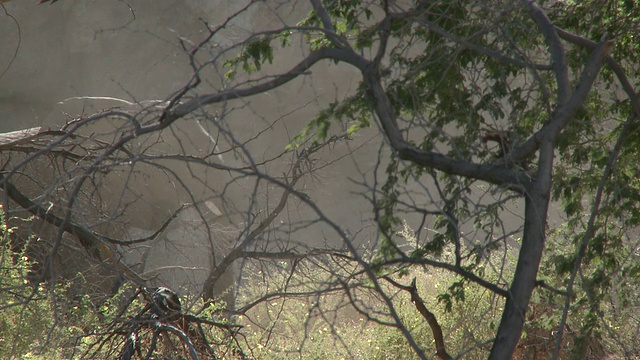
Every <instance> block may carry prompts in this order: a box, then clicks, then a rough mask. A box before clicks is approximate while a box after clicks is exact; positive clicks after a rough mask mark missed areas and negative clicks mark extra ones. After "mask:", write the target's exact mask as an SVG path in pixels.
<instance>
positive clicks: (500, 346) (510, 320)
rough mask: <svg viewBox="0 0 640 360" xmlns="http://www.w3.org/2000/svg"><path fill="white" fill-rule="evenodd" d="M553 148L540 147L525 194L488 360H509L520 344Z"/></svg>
mask: <svg viewBox="0 0 640 360" xmlns="http://www.w3.org/2000/svg"><path fill="white" fill-rule="evenodd" d="M553 147H554V146H553V141H550V140H547V141H544V144H543V145H542V146H541V148H540V160H539V162H538V165H539V166H538V172H537V178H536V180H535V181H534V182H533V183H532V185H531V186H530V187H528V189H527V192H526V194H525V210H524V216H525V220H524V232H523V235H522V246H521V247H520V254H519V256H518V265H517V266H516V272H515V274H514V276H513V281H512V283H511V288H510V289H509V294H508V296H507V301H506V303H505V307H504V311H503V312H502V320H501V321H500V326H499V327H498V332H497V333H496V339H495V341H494V343H493V347H492V349H491V354H490V355H489V359H490V360H505V359H510V358H511V356H512V355H513V352H514V351H515V349H516V346H517V345H518V342H519V341H520V336H521V334H522V328H523V326H524V321H525V315H526V312H527V307H528V306H529V300H530V299H531V294H532V293H533V289H534V287H535V284H536V278H537V274H538V267H539V265H540V260H541V258H542V251H543V249H544V243H545V229H546V223H547V211H548V207H549V197H550V192H551V174H552V166H553Z"/></svg>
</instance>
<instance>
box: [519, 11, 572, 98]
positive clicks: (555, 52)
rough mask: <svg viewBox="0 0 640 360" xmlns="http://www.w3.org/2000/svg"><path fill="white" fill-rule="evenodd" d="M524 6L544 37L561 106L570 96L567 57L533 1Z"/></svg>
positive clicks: (546, 20)
mask: <svg viewBox="0 0 640 360" xmlns="http://www.w3.org/2000/svg"><path fill="white" fill-rule="evenodd" d="M524 3H525V5H526V6H527V8H528V9H529V13H530V15H531V18H532V19H533V20H534V21H535V22H536V23H537V24H538V27H539V28H540V32H541V33H542V34H543V35H544V37H545V40H546V41H547V45H549V50H550V52H551V66H552V67H553V71H554V72H555V74H556V81H557V82H558V104H559V105H560V106H563V105H564V104H565V103H566V102H567V101H569V95H570V94H571V82H570V81H569V67H568V65H567V57H566V55H565V53H564V47H563V46H562V42H560V37H559V36H558V33H557V32H556V30H555V27H554V26H553V23H552V22H551V20H549V18H548V17H547V15H546V14H545V13H544V11H542V9H541V8H540V7H539V6H538V4H536V3H535V2H534V1H533V0H524Z"/></svg>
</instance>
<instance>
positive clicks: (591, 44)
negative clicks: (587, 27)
mask: <svg viewBox="0 0 640 360" xmlns="http://www.w3.org/2000/svg"><path fill="white" fill-rule="evenodd" d="M556 31H557V32H558V35H559V36H560V37H561V38H563V39H565V40H567V41H569V42H571V43H574V44H576V45H580V46H584V47H586V48H589V49H592V50H595V49H597V48H598V46H599V44H598V43H597V42H595V41H591V40H589V39H587V38H584V37H582V36H579V35H576V34H572V33H570V32H569V31H567V30H564V29H561V28H559V27H556ZM604 61H605V62H606V63H607V65H608V66H609V67H610V68H611V70H612V71H613V73H614V74H616V76H617V77H618V80H619V81H620V85H622V89H624V91H625V92H626V93H627V96H629V99H630V100H631V106H632V107H633V111H635V113H636V114H637V115H638V116H640V98H639V97H638V93H636V91H635V89H634V88H633V85H632V84H631V81H629V78H628V77H627V75H626V74H625V71H624V69H623V68H622V66H621V65H620V64H619V63H618V62H617V61H616V60H615V59H614V58H613V57H611V55H609V54H606V55H605V57H604Z"/></svg>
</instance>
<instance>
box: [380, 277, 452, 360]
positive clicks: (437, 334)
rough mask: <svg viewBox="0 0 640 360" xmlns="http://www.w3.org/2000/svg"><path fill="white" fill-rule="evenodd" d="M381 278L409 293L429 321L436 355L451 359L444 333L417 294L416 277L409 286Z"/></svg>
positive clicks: (447, 359)
mask: <svg viewBox="0 0 640 360" xmlns="http://www.w3.org/2000/svg"><path fill="white" fill-rule="evenodd" d="M383 279H385V280H387V281H388V282H389V283H390V284H391V285H393V286H395V287H397V288H398V289H402V290H404V291H406V292H408V293H409V294H411V303H412V304H413V305H415V306H416V309H417V310H418V312H419V313H420V315H422V317H423V318H424V319H425V320H427V322H428V323H429V327H430V328H431V332H432V333H433V340H434V341H435V343H436V355H437V356H438V357H439V358H440V359H442V360H451V359H453V358H452V357H451V355H449V353H447V349H446V346H445V343H444V335H443V334H442V327H441V326H440V324H439V323H438V319H436V316H435V315H434V314H433V313H432V312H431V311H429V309H427V307H426V306H425V304H424V300H422V298H421V297H420V294H418V289H417V287H416V278H415V277H414V278H413V281H411V286H405V285H402V284H399V283H397V282H396V281H394V280H393V279H391V278H389V277H387V276H385V277H383Z"/></svg>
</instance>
